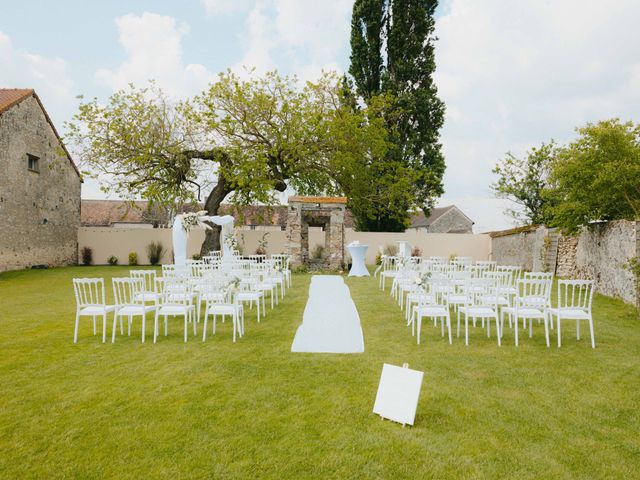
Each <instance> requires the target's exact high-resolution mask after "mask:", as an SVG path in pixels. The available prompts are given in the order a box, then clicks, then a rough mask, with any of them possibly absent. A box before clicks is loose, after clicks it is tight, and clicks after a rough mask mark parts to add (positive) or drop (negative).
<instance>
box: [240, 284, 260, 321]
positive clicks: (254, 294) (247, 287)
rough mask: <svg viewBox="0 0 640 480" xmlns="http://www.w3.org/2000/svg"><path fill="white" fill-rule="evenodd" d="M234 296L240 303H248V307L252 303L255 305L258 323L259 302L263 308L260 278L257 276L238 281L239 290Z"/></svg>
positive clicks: (251, 306)
mask: <svg viewBox="0 0 640 480" xmlns="http://www.w3.org/2000/svg"><path fill="white" fill-rule="evenodd" d="M236 298H237V300H238V302H239V303H241V304H242V305H244V304H245V303H248V304H249V308H253V304H255V305H256V309H257V313H258V323H260V307H261V305H260V303H262V310H263V311H264V310H265V306H264V292H263V291H262V290H261V289H260V280H259V279H257V278H245V279H242V281H241V282H240V290H239V291H238V293H237V294H236Z"/></svg>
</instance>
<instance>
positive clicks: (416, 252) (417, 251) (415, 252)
mask: <svg viewBox="0 0 640 480" xmlns="http://www.w3.org/2000/svg"><path fill="white" fill-rule="evenodd" d="M411 256H412V257H421V256H422V250H420V247H413V250H411Z"/></svg>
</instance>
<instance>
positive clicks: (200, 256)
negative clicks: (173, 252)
mask: <svg viewBox="0 0 640 480" xmlns="http://www.w3.org/2000/svg"><path fill="white" fill-rule="evenodd" d="M191 260H202V255H200V254H199V253H194V254H193V255H191Z"/></svg>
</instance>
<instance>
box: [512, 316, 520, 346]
mask: <svg viewBox="0 0 640 480" xmlns="http://www.w3.org/2000/svg"><path fill="white" fill-rule="evenodd" d="M519 321H520V319H519V318H518V316H517V315H515V317H514V319H513V325H514V327H515V331H516V347H517V346H518V322H519Z"/></svg>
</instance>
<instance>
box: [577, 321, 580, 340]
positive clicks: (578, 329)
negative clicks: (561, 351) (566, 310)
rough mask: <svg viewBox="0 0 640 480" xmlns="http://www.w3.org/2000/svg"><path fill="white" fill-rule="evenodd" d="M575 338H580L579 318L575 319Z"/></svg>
mask: <svg viewBox="0 0 640 480" xmlns="http://www.w3.org/2000/svg"><path fill="white" fill-rule="evenodd" d="M576 340H580V320H578V319H576Z"/></svg>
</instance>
